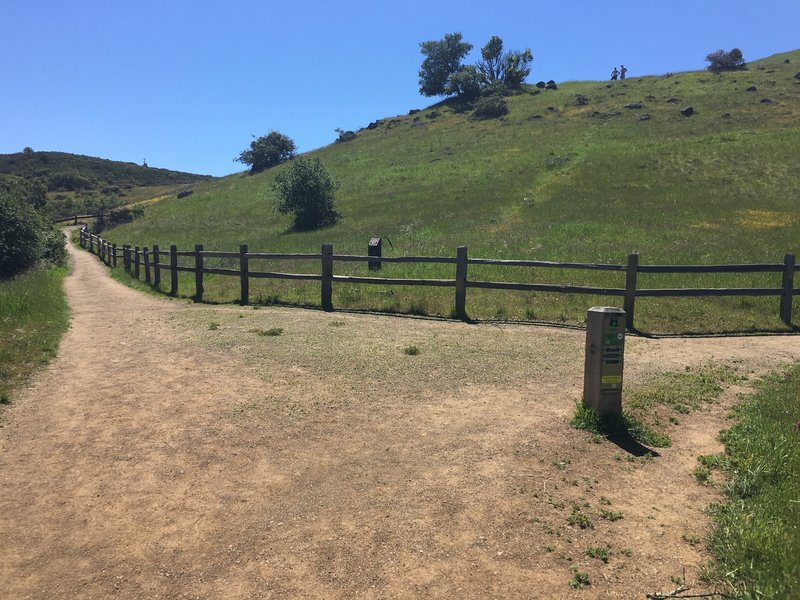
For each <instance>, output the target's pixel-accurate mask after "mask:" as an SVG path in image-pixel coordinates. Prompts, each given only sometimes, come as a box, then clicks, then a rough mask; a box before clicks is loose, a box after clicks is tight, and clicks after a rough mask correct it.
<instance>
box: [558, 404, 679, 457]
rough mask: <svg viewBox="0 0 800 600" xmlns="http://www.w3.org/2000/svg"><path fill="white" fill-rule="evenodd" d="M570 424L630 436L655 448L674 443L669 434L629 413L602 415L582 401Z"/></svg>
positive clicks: (605, 432) (610, 433)
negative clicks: (650, 426)
mask: <svg viewBox="0 0 800 600" xmlns="http://www.w3.org/2000/svg"><path fill="white" fill-rule="evenodd" d="M569 424H570V425H571V426H572V427H574V428H575V429H583V430H584V431H589V432H591V433H593V434H597V435H603V436H605V437H621V436H622V437H624V436H628V437H631V438H633V439H634V440H636V441H637V442H639V443H640V444H644V445H645V446H651V447H654V448H667V447H669V446H670V445H672V440H671V439H670V438H669V436H668V435H665V434H662V433H658V432H657V431H654V430H652V429H650V428H649V427H648V426H647V425H645V424H644V423H642V422H641V421H639V420H638V419H637V418H635V417H634V416H632V415H630V414H629V413H626V412H623V413H622V416H621V417H618V416H616V415H600V414H599V413H598V412H597V411H596V410H594V409H593V408H589V407H587V406H584V405H583V403H582V402H576V403H575V414H574V416H573V417H572V420H571V421H570V423H569Z"/></svg>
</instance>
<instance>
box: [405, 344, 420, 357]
mask: <svg viewBox="0 0 800 600" xmlns="http://www.w3.org/2000/svg"><path fill="white" fill-rule="evenodd" d="M403 354H407V355H408V356H417V355H418V354H419V348H418V347H416V346H406V347H405V348H403Z"/></svg>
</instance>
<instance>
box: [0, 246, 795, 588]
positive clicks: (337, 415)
mask: <svg viewBox="0 0 800 600" xmlns="http://www.w3.org/2000/svg"><path fill="white" fill-rule="evenodd" d="M70 259H71V262H72V269H71V272H70V275H69V276H68V277H67V279H66V292H67V296H68V300H69V303H70V306H71V308H72V315H73V319H72V326H71V329H70V331H69V332H68V333H67V335H66V336H65V338H64V340H63V342H62V344H61V346H60V349H59V352H58V357H57V358H56V360H54V361H53V362H52V363H51V364H50V365H49V367H48V368H47V369H46V370H45V371H44V372H42V373H40V374H39V375H38V376H36V377H35V378H34V380H33V383H32V384H31V385H30V387H29V388H28V389H26V390H23V391H22V393H21V394H20V396H21V397H20V400H19V402H18V403H17V405H16V406H14V407H12V408H10V409H8V411H7V417H8V424H7V425H6V426H4V427H3V428H2V429H0V473H1V474H2V477H1V478H0V515H2V518H0V540H2V543H0V589H2V590H3V596H4V597H5V598H12V599H14V598H43V599H44V598H47V599H50V598H101V597H108V596H114V597H116V598H152V597H156V596H161V597H187V598H188V597H192V598H255V597H270V596H274V597H292V598H314V597H327V598H350V597H354V596H361V595H363V596H364V597H370V598H377V597H401V596H403V597H409V596H416V597H428V596H430V595H433V594H434V593H436V594H438V595H440V596H442V597H459V596H460V597H490V596H497V597H505V598H523V597H530V593H531V592H530V590H531V589H536V590H539V592H540V593H541V594H542V597H548V598H567V597H572V596H570V594H571V593H572V591H571V589H570V588H569V586H568V585H567V581H568V580H569V577H570V572H569V569H568V566H569V565H567V566H565V563H564V562H563V561H562V558H561V557H562V555H563V554H567V553H570V552H571V553H573V554H574V557H571V558H570V560H573V558H574V560H575V561H576V563H570V564H578V563H579V562H580V561H583V563H581V564H585V565H587V566H582V568H583V569H588V570H589V571H590V572H591V574H592V577H593V579H592V589H591V590H586V592H587V593H590V592H591V594H594V595H591V596H586V597H587V598H588V597H591V598H601V597H602V598H622V597H625V598H629V597H633V596H634V595H636V594H639V595H642V596H643V594H644V592H645V591H650V590H652V589H653V588H654V587H658V584H661V583H663V586H662V587H663V589H666V588H667V586H668V585H669V584H670V581H669V577H670V576H671V575H674V574H676V573H680V572H681V568H682V567H685V566H687V565H688V566H689V568H690V575H692V571H691V569H695V568H699V566H700V565H702V563H703V561H704V560H705V556H704V555H703V550H702V548H701V547H700V546H698V547H695V546H689V545H687V544H686V543H684V542H682V541H681V535H682V534H683V535H686V533H687V530H686V527H687V524H691V527H692V528H693V529H691V530H690V531H689V533H691V534H692V535H695V534H696V533H697V531H700V533H702V527H703V523H705V522H706V520H707V517H706V516H705V515H704V513H703V507H704V506H705V505H706V504H707V503H708V502H709V501H711V500H712V499H713V494H714V492H713V490H710V489H709V488H707V487H704V486H701V485H700V484H698V483H696V482H694V481H693V478H692V476H691V475H690V473H691V469H692V468H693V466H694V465H696V458H695V456H696V454H697V453H698V452H705V453H710V452H714V451H718V445H719V444H718V441H717V439H716V433H717V431H718V430H719V428H720V427H722V426H724V425H725V423H726V420H725V414H726V411H727V408H728V407H729V406H730V404H731V403H732V402H734V401H735V393H733V392H734V391H733V390H732V391H731V392H730V393H729V394H728V396H727V400H726V401H725V402H722V403H720V404H718V405H714V406H711V407H709V408H706V409H703V410H702V411H699V412H698V413H697V416H696V417H692V418H690V417H689V416H688V415H687V416H686V419H685V422H684V423H682V425H681V429H680V432H679V433H680V435H677V434H676V435H675V438H676V439H675V443H674V445H673V447H672V448H667V449H664V450H663V451H660V457H659V458H658V459H657V460H651V461H650V462H647V463H641V465H640V464H639V463H636V465H634V466H630V464H632V463H630V462H628V461H620V460H619V458H618V455H619V449H618V448H617V447H616V446H614V445H613V444H610V443H607V442H604V443H602V444H591V446H590V447H589V448H588V450H590V451H587V445H588V444H590V442H588V441H587V436H586V434H585V432H580V431H576V430H573V429H570V428H569V427H568V426H567V425H566V424H567V422H568V420H569V416H570V414H571V411H572V410H573V407H574V405H573V401H574V400H575V399H576V398H578V397H579V396H580V386H581V382H582V378H581V368H582V360H583V337H584V334H583V332H580V331H572V330H564V329H554V328H548V327H531V326H513V325H510V326H495V325H479V326H475V325H468V324H465V323H460V322H453V321H445V320H431V319H428V320H425V319H413V318H394V317H387V316H378V315H358V314H344V313H337V314H336V316H335V317H332V316H331V315H330V314H329V313H324V312H322V311H311V310H301V309H283V308H262V309H260V310H253V309H252V308H249V307H247V308H245V307H230V306H207V305H193V304H188V303H185V302H184V301H180V300H166V299H160V298H155V297H152V296H148V295H146V294H142V293H139V292H137V291H134V290H132V289H130V288H127V287H125V286H124V285H122V284H120V283H118V282H116V281H114V280H112V279H111V278H109V276H108V274H107V270H106V269H105V267H104V266H103V265H102V264H101V263H100V262H99V261H98V260H97V259H96V257H95V256H93V255H91V254H89V253H88V252H84V251H80V250H78V249H75V248H74V247H72V246H71V245H70ZM332 318H335V319H336V320H332ZM275 325H280V326H281V332H282V335H278V336H274V337H270V336H266V335H262V333H263V332H266V331H267V330H269V329H271V328H274V326H275ZM408 344H418V345H419V347H420V348H421V352H420V354H419V356H407V355H405V354H404V353H403V351H402V348H403V346H406V345H408ZM798 358H800V337H798V336H783V337H751V338H722V339H720V338H716V339H665V340H647V339H643V338H633V337H632V338H630V340H629V361H630V368H629V373H630V380H631V381H632V382H635V381H637V380H642V379H643V378H646V376H647V375H648V374H650V373H654V372H659V371H664V370H667V369H683V368H685V367H686V366H689V365H693V364H697V363H699V362H703V361H707V360H710V359H713V360H717V361H741V362H743V364H744V365H745V366H746V367H747V368H752V369H754V370H756V372H763V371H765V370H767V369H770V368H774V367H776V366H778V365H780V364H783V363H786V362H788V361H792V360H797V359H798ZM683 420H684V419H683V417H682V421H683ZM615 458H616V459H615ZM553 465H556V466H553ZM621 467H624V468H621ZM566 477H569V479H570V481H574V483H573V484H571V485H570V484H563V485H562V484H561V481H562V480H563V481H567V479H566ZM585 481H590V482H592V483H591V485H589V488H588V491H586V490H584V489H583V487H580V488H579V487H578V486H583V485H584V483H581V482H585ZM676 481H677V482H679V483H680V485H676ZM570 490H574V493H575V494H576V495H577V494H587V495H588V497H589V501H591V502H592V503H593V505H592V510H594V509H595V506H594V503H595V502H596V499H597V497H600V498H603V496H605V497H606V498H607V499H606V500H605V502H606V503H612V502H613V508H614V510H618V511H624V514H625V519H624V520H622V521H619V522H616V523H612V522H611V521H609V520H605V519H601V518H599V517H597V516H596V515H595V521H596V528H597V530H596V533H595V530H586V531H583V530H577V529H574V528H569V527H566V526H565V523H566V518H567V516H568V512H567V513H566V514H562V512H561V511H562V509H563V507H564V506H569V505H570V502H572V501H573V500H575V499H574V498H572V497H571V496H569V495H568V494H570V493H571V492H570ZM534 492H535V493H534ZM576 498H577V496H576ZM559 507H561V508H559ZM653 511H655V512H653ZM652 515H657V517H653V516H652ZM654 518H657V519H658V524H659V525H660V527H656V526H651V525H652V523H653V521H649V520H648V519H654ZM694 528H700V529H694ZM553 531H559V532H563V536H564V537H563V538H562V537H554V536H551V534H552V532H553ZM548 532H550V533H548ZM559 536H561V533H559ZM591 536H597V539H595V538H593V537H591ZM565 538H569V541H570V544H569V545H567V544H566V543H565V542H564V539H565ZM573 538H574V541H575V543H574V544H573V543H572V542H573ZM600 542H602V543H603V544H605V543H613V544H614V548H615V551H616V548H632V556H633V558H630V557H628V558H623V557H622V555H619V556H618V557H616V558H615V560H619V561H625V562H620V564H624V565H627V566H626V568H624V569H622V568H620V569H616V570H615V571H614V574H613V576H612V577H611V578H604V577H603V576H602V575H601V574H600V572H599V571H593V570H592V569H600V568H602V566H601V563H600V562H599V561H595V562H594V563H591V564H588V563H587V559H586V557H585V556H584V553H583V552H584V549H585V547H586V546H588V545H590V544H595V545H596V544H599V543H600ZM545 544H552V546H553V551H548V552H543V551H542V548H543V546H544V545H545ZM665 548H666V549H668V550H665ZM627 567H631V568H627Z"/></svg>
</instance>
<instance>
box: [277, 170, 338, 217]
mask: <svg viewBox="0 0 800 600" xmlns="http://www.w3.org/2000/svg"><path fill="white" fill-rule="evenodd" d="M338 187H339V186H338V184H337V183H336V182H334V181H333V179H331V176H330V175H329V174H328V171H327V169H326V168H325V167H324V166H323V165H322V163H321V162H320V161H319V159H317V158H314V159H308V158H298V159H295V160H294V161H292V164H291V165H290V166H289V167H288V168H286V169H285V170H283V171H281V172H280V173H278V174H277V175H276V176H275V181H274V183H273V184H272V189H273V190H274V191H275V193H276V194H277V195H278V197H279V198H280V204H278V206H277V207H276V209H277V211H278V212H281V213H294V225H293V227H294V229H296V230H298V231H309V230H311V229H318V228H320V227H326V226H329V225H333V224H335V223H336V222H337V221H338V220H339V219H340V218H341V215H340V214H339V213H338V212H337V211H336V206H335V204H334V200H335V193H336V190H337V189H338Z"/></svg>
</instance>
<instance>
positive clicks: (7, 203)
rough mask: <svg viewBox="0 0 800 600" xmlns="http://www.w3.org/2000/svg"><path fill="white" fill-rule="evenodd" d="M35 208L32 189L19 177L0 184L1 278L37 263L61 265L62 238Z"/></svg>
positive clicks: (64, 251) (35, 195) (62, 256)
mask: <svg viewBox="0 0 800 600" xmlns="http://www.w3.org/2000/svg"><path fill="white" fill-rule="evenodd" d="M37 206H40V203H38V202H37V188H36V186H35V185H33V184H32V183H30V182H28V181H25V180H24V179H21V178H18V177H8V178H6V179H3V180H2V181H0V277H10V276H12V275H15V274H17V273H21V272H23V271H25V270H27V269H29V268H31V267H32V266H33V265H34V264H35V263H36V261H38V260H48V261H50V262H52V263H54V264H63V263H64V261H65V259H66V250H65V249H64V237H63V236H62V235H61V233H60V232H58V231H57V230H55V229H54V228H53V227H52V225H50V224H49V222H48V219H47V218H46V217H47V215H45V214H43V209H37Z"/></svg>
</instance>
